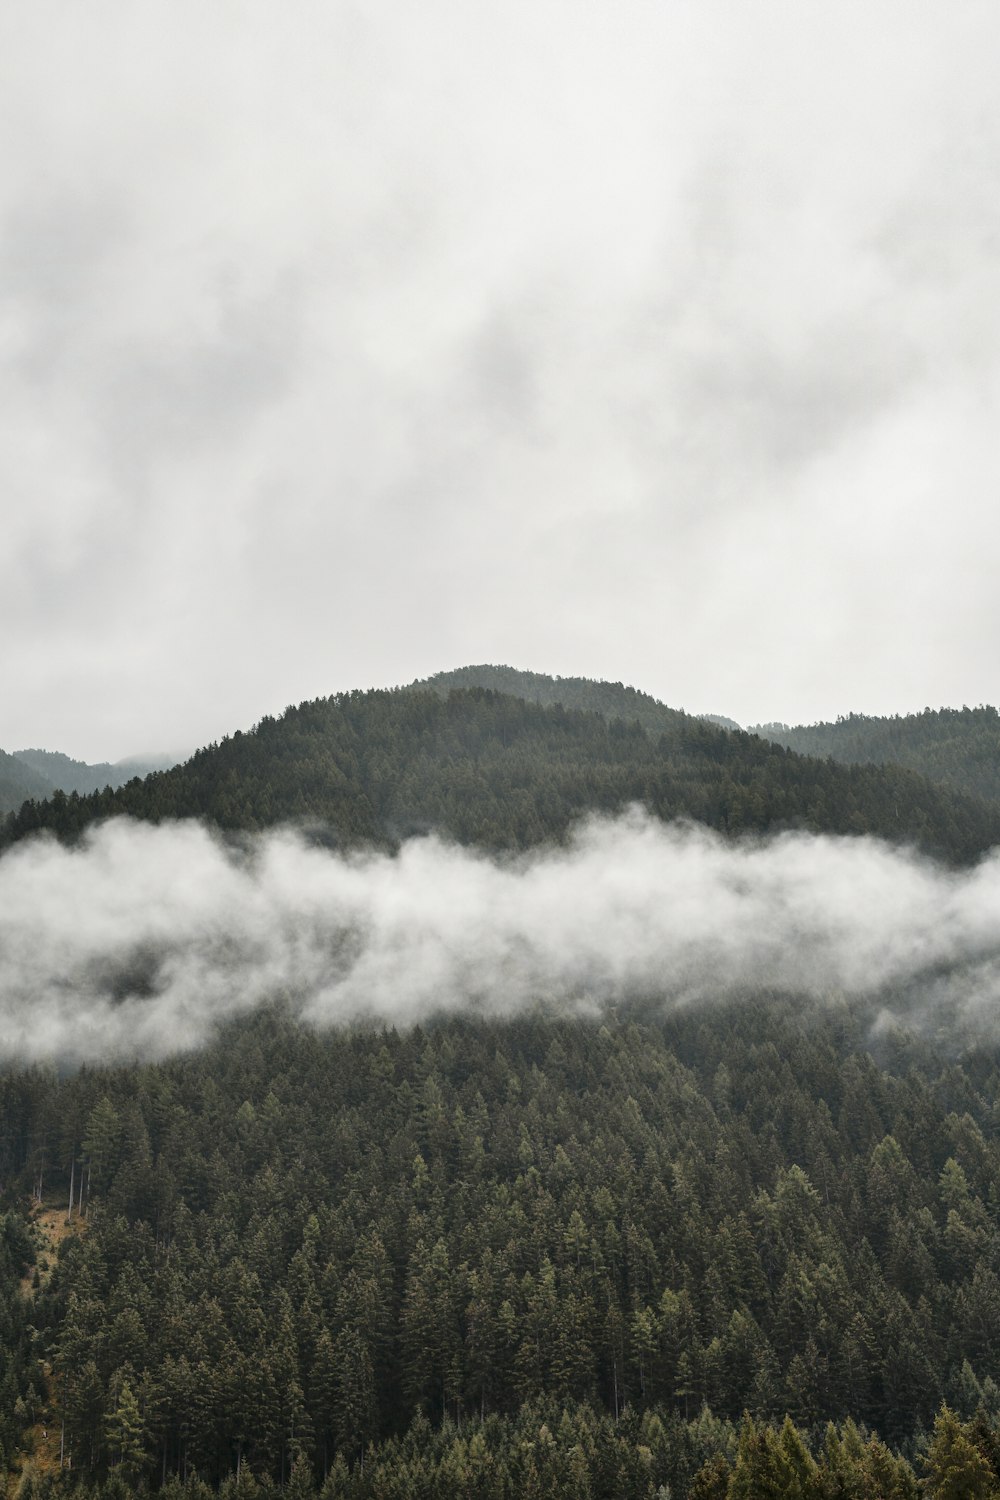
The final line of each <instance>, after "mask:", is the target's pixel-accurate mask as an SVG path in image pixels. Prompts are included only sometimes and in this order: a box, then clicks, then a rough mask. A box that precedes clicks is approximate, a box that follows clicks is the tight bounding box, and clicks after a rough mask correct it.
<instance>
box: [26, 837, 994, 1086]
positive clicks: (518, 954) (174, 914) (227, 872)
mask: <svg viewBox="0 0 1000 1500" xmlns="http://www.w3.org/2000/svg"><path fill="white" fill-rule="evenodd" d="M998 915H1000V857H998V856H991V857H989V858H988V859H986V860H985V861H984V862H983V863H982V864H980V865H979V866H978V867H977V868H976V869H973V870H969V871H963V872H957V873H956V872H953V871H945V870H943V869H941V868H939V867H936V866H935V865H933V864H932V863H929V862H928V861H926V860H923V859H920V858H917V857H916V856H913V855H910V854H907V853H905V852H900V851H898V850H894V849H891V848H889V847H888V846H886V845H883V844H880V843H878V842H876V841H872V840H865V839H834V838H826V837H814V836H808V835H784V836H782V837H780V838H778V839H776V840H773V841H770V842H748V843H742V844H730V843H727V842H725V841H724V840H722V839H721V838H719V837H717V836H716V835H714V834H711V833H709V832H706V831H705V830H703V829H698V828H694V827H688V826H665V825H663V824H660V823H657V822H655V821H652V820H650V819H648V818H647V817H646V816H645V815H644V814H642V813H641V812H638V811H634V812H632V813H630V814H628V815H627V816H625V817H622V818H618V819H615V820H593V821H590V822H588V823H586V824H583V825H581V826H580V828H579V829H578V830H577V832H576V835H575V837H574V838H573V839H572V841H571V842H570V843H569V844H568V845H567V846H566V847H564V848H559V849H550V850H548V851H539V852H535V853H532V854H530V855H526V856H523V857H521V858H518V859H506V860H502V861H497V860H493V859H490V858H487V857H485V856H481V855H477V854H474V853H470V852H469V851H467V850H463V849H460V848H456V847H455V846H450V845H447V844H444V843H442V842H440V841H438V840H437V839H436V838H428V839H420V840H414V841H412V842H410V843H408V844H406V845H404V847H403V848H402V850H401V851H400V853H399V854H398V855H397V856H395V857H390V856H388V855H383V854H374V853H366V854H359V855H355V856H353V857H344V856H342V855H339V854H335V853H331V852H329V851H327V850H322V849H319V848H316V847H313V846H310V845H309V844H307V843H306V842H304V841H303V839H302V838H301V837H300V836H299V835H298V834H297V833H295V832H292V831H287V830H286V831H279V832H275V833H272V834H268V835H266V836H263V837H260V838H258V839H256V840H254V841H253V842H250V843H247V844H244V845H242V846H241V847H239V848H234V847H231V846H230V847H227V846H224V845H223V844H222V843H221V842H220V841H219V840H218V839H217V838H216V837H215V836H213V835H212V834H211V833H209V832H208V831H207V830H206V829H205V828H203V827H202V826H200V825H198V824H196V823H178V824H173V825H164V826H161V827H151V826H149V825H144V824H135V823H131V822H129V821H127V820H115V821H112V822H109V823H107V824H105V825H103V826H102V827H99V828H97V829H96V830H95V831H93V832H92V833H90V834H89V835H88V837H87V838H86V840H85V841H84V842H83V844H82V845H81V846H80V847H79V848H76V849H73V850H68V849H65V848H63V847H61V846H59V845H57V844H55V843H53V842H50V841H48V840H46V839H40V840H36V841H33V842H29V843H26V844H24V845H21V846H18V847H16V848H15V849H13V850H12V851H10V852H8V853H6V854H5V855H4V856H3V858H2V859H0V1057H2V1058H4V1059H6V1060H35V1061H59V1062H64V1063H72V1062H81V1061H92V1062H97V1061H101V1060H111V1059H113V1058H119V1057H141V1058H158V1057H162V1056H165V1055H168V1054H170V1053H172V1052H177V1051H183V1050H186V1049H191V1048H195V1047H198V1046H200V1045H202V1044H203V1043H204V1042H205V1041H206V1040H208V1039H209V1038H210V1037H211V1035H212V1034H213V1032H214V1031H215V1029H216V1028H217V1026H218V1025H219V1024H220V1023H222V1022H224V1021H226V1020H229V1019H232V1018H234V1017H237V1016H239V1015H241V1014H245V1013H247V1012H250V1011H252V1010H254V1009H255V1008H258V1007H260V1006H263V1005H266V1004H269V1003H271V1002H273V1001H275V1000H280V1001H282V1002H283V1003H286V1004H288V1005H289V1006H290V1007H291V1008H292V1010H293V1012H294V1013H296V1014H298V1015H299V1016H300V1017H301V1019H302V1020H303V1022H304V1023H307V1024H311V1025H315V1026H318V1027H323V1026H331V1025H338V1024H344V1023H348V1022H351V1021H353V1020H357V1019H361V1018H372V1019H374V1020H376V1021H385V1022H387V1023H393V1024H404V1025H405V1024H409V1023H413V1022H416V1021H418V1020H423V1019H427V1018H429V1017H430V1016H432V1015H435V1014H439V1013H446V1012H456V1011H458V1012H463V1013H471V1014H476V1013H487V1014H490V1015H497V1016H504V1015H511V1014H515V1013H517V1012H520V1011H524V1010H526V1009H530V1008H532V1007H535V1006H539V1005H542V1006H545V1007H552V1008H555V1009H557V1010H558V1011H560V1012H567V1013H579V1014H585V1015H599V1014H600V1013H601V1012H602V1010H604V1009H605V1008H607V1007H608V1006H610V1005H613V1004H617V1003H620V1002H622V1001H627V1000H637V1001H641V1002H643V1003H649V1004H653V1005H654V1006H672V1005H680V1004H702V1005H710V1004H712V1003H715V1002H717V1001H720V1000H727V999H731V998H734V997H736V996H739V995H745V994H748V993H752V992H754V991H759V990H779V991H783V992H789V993H793V994H795V995H798V996H800V997H801V999H802V1002H803V1004H804V1005H806V1006H809V1005H812V1004H823V1003H827V1002H830V1001H831V1000H836V999H838V998H842V997H848V998H858V997H860V998H865V999H868V1000H870V1001H871V1002H872V1004H873V1014H875V1013H876V1012H877V1011H878V1009H879V1008H880V1007H883V1008H884V1007H889V1008H893V1009H899V1008H901V1009H903V1010H904V1011H906V1013H907V1014H908V1015H910V1016H911V1017H913V1016H915V1017H917V1018H918V1019H922V1020H926V1019H927V1018H928V1017H930V1018H933V1016H934V1015H935V1014H937V1015H941V1014H943V1013H944V1009H945V1008H946V1007H947V1009H948V1012H949V1014H952V1013H954V1014H957V1015H958V1016H959V1017H960V1019H962V1020H963V1021H964V1022H965V1023H968V1024H970V1025H972V1026H982V1025H987V1026H989V1027H993V1026H994V1024H995V1023H994V1020H993V1016H994V1012H995V1007H996V1003H997V1001H998V999H1000V922H998Z"/></svg>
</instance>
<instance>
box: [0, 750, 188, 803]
mask: <svg viewBox="0 0 1000 1500" xmlns="http://www.w3.org/2000/svg"><path fill="white" fill-rule="evenodd" d="M14 755H15V757H16V758H17V759H18V760H19V761H21V762H22V764H24V765H26V766H29V767H30V768H31V770H32V771H34V772H35V773H36V774H37V775H39V776H42V777H44V779H45V781H46V782H47V783H48V789H47V791H46V793H45V795H47V796H50V795H51V793H52V791H53V790H56V791H61V792H99V791H101V790H102V788H103V787H106V786H112V787H118V786H124V785H125V783H126V781H131V780H132V778H133V776H148V775H149V774H150V772H151V771H160V770H163V769H164V768H165V767H166V766H168V765H171V764H172V761H171V760H170V759H169V758H166V757H159V758H154V757H150V758H148V759H129V760H123V761H119V762H118V763H117V764H115V765H112V764H110V763H109V762H108V761H100V762H98V763H97V764H96V765H89V764H88V763H87V762H86V761H83V760H73V759H72V758H71V757H70V756H68V755H63V753H62V752H61V751H60V750H15V751H14Z"/></svg>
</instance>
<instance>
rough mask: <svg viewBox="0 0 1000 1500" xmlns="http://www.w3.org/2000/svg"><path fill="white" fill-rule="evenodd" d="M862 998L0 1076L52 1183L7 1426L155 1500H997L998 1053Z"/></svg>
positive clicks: (25, 1163) (271, 1045)
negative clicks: (805, 1011)
mask: <svg viewBox="0 0 1000 1500" xmlns="http://www.w3.org/2000/svg"><path fill="white" fill-rule="evenodd" d="M869 1021H870V1018H869V1017H867V1016H866V1015H864V1014H863V1013H855V1012H852V1011H850V1010H848V1009H846V1008H841V1009H833V1010H831V1011H829V1012H827V1013H826V1014H820V1015H813V1016H811V1017H810V1018H809V1020H808V1021H807V1020H804V1019H803V1018H802V1016H801V1015H800V1014H799V1012H798V1008H797V1006H796V1005H795V1004H794V1003H790V1002H788V1001H781V1002H779V1001H776V1000H774V999H773V998H771V997H768V996H753V995H747V996H746V997H745V999H744V1000H743V1001H742V1002H741V1003H739V1004H737V1005H733V1006H731V1007H728V1008H726V1009H722V1008H720V1009H718V1010H716V1009H713V1008H712V1007H709V1008H708V1009H707V1010H706V1009H701V1010H699V1011H698V1012H680V1013H677V1014H674V1015H670V1016H667V1017H660V1018H653V1017H651V1016H647V1017H646V1018H645V1019H643V1018H642V1016H640V1015H633V1016H629V1015H627V1014H622V1015H621V1016H619V1017H618V1018H617V1019H612V1020H610V1022H609V1024H607V1025H604V1026H599V1025H598V1024H597V1023H592V1024H591V1023H587V1022H581V1021H572V1022H571V1021H558V1020H552V1019H544V1018H543V1017H541V1016H538V1017H534V1018H531V1017H529V1018H526V1019H523V1020H521V1021H516V1022H507V1023H490V1022H487V1021H477V1022H470V1021H449V1022H447V1023H442V1024H439V1025H434V1026H429V1027H426V1028H424V1029H419V1028H418V1029H415V1030H412V1031H410V1032H407V1033H405V1034H397V1033H396V1032H395V1031H388V1032H384V1031H363V1030H362V1031H353V1032H344V1031H339V1032H332V1033H328V1034H315V1033H311V1032H308V1031H303V1030H302V1029H300V1028H297V1027H293V1026H292V1025H290V1024H289V1023H288V1022H287V1021H285V1020H283V1019H282V1016H281V1014H280V1013H279V1012H271V1013H267V1014H264V1015H261V1016H258V1017H257V1018H255V1019H254V1020H252V1021H249V1022H245V1023H243V1024H242V1025H241V1026H240V1027H238V1028H237V1027H233V1028H231V1029H230V1031H229V1032H227V1033H226V1034H224V1035H223V1036H222V1037H221V1038H220V1040H219V1042H218V1043H217V1044H216V1045H215V1046H214V1047H212V1048H211V1049H210V1050H209V1051H207V1052H205V1053H203V1054H201V1055H197V1056H194V1057H191V1058H187V1059H183V1060H179V1061H174V1062H170V1063H164V1064H160V1065H158V1066H147V1067H142V1068H121V1069H115V1068H108V1069H102V1070H91V1071H86V1072H83V1073H80V1074H78V1075H76V1076H73V1077H69V1078H61V1079H60V1078H58V1077H56V1076H55V1075H54V1074H51V1073H44V1072H34V1073H30V1074H17V1075H12V1076H9V1077H7V1078H4V1079H0V1097H2V1100H3V1118H4V1120H5V1135H4V1137H3V1140H2V1144H0V1174H2V1177H3V1180H4V1181H5V1182H7V1183H12V1182H17V1181H19V1180H20V1181H22V1182H23V1183H24V1186H25V1188H27V1186H28V1185H29V1184H36V1185H38V1184H40V1183H41V1184H43V1185H44V1188H43V1190H44V1194H45V1195H46V1197H47V1201H48V1202H50V1203H53V1204H61V1205H62V1207H61V1209H60V1210H59V1218H60V1221H61V1220H62V1219H63V1218H65V1217H66V1216H67V1213H68V1205H69V1203H70V1199H71V1198H72V1200H73V1207H72V1216H71V1222H70V1224H69V1226H68V1230H69V1232H68V1233H66V1235H65V1237H64V1238H63V1240H62V1243H61V1246H60V1248H59V1254H58V1258H57V1260H56V1262H55V1265H54V1268H50V1269H51V1274H49V1271H47V1270H46V1269H45V1268H44V1267H43V1268H41V1274H40V1275H39V1277H38V1278H37V1280H38V1287H37V1290H36V1291H35V1293H34V1297H33V1302H32V1303H31V1305H30V1307H29V1308H25V1307H24V1305H23V1304H22V1303H20V1302H19V1300H18V1298H17V1296H16V1295H15V1293H14V1285H15V1284H16V1278H17V1275H18V1274H19V1272H20V1267H21V1265H22V1264H23V1262H24V1260H25V1259H26V1258H30V1253H31V1252H30V1250H27V1249H26V1247H25V1244H24V1239H23V1235H19V1231H18V1228H17V1224H16V1222H15V1221H13V1220H10V1221H8V1223H7V1226H6V1229H5V1233H6V1235H7V1239H6V1242H5V1243H6V1246H7V1248H6V1251H5V1252H4V1253H5V1254H6V1256H7V1259H6V1262H4V1261H3V1260H2V1257H0V1273H3V1274H5V1275H6V1299H5V1301H4V1303H3V1306H4V1307H5V1308H6V1309H7V1311H6V1318H7V1322H6V1325H5V1330H4V1336H5V1338H6V1344H5V1348H6V1350H7V1354H6V1359H7V1367H6V1372H5V1374H4V1375H3V1384H4V1389H5V1391H6V1394H7V1397H8V1400H7V1402H6V1403H5V1406H4V1416H3V1419H2V1426H0V1439H2V1441H3V1443H4V1445H5V1447H6V1450H7V1452H8V1453H12V1452H14V1451H16V1450H17V1449H18V1448H19V1447H22V1446H23V1445H25V1444H27V1445H28V1446H29V1447H30V1446H31V1444H32V1443H34V1445H35V1448H36V1454H37V1458H38V1461H39V1462H42V1461H43V1460H44V1458H45V1455H46V1454H48V1455H49V1457H50V1459H51V1458H52V1455H53V1454H54V1453H56V1452H58V1449H59V1448H60V1447H61V1448H62V1450H63V1453H64V1458H65V1457H67V1456H68V1459H69V1461H70V1462H71V1465H72V1467H71V1468H70V1469H69V1470H68V1476H67V1478H68V1481H69V1480H72V1481H75V1482H77V1483H81V1482H82V1483H91V1482H93V1481H94V1480H100V1479H101V1478H102V1477H103V1476H105V1475H108V1474H110V1475H111V1476H112V1482H113V1484H118V1485H121V1484H122V1482H124V1484H125V1485H126V1486H127V1487H129V1488H130V1487H131V1486H133V1485H134V1484H135V1483H136V1482H137V1481H138V1480H139V1478H140V1477H141V1476H145V1477H146V1478H147V1480H148V1481H150V1482H151V1483H154V1484H157V1485H159V1484H165V1485H166V1490H167V1493H168V1494H171V1495H175V1494H176V1495H179V1494H180V1493H181V1487H180V1486H181V1481H183V1479H184V1478H185V1476H186V1478H187V1485H186V1486H185V1488H184V1490H183V1493H184V1494H186V1495H189V1496H200V1495H203V1494H207V1493H208V1491H207V1490H206V1489H205V1488H204V1485H206V1484H207V1485H216V1484H219V1483H225V1484H228V1486H229V1488H228V1489H227V1491H226V1492H227V1494H243V1493H245V1492H246V1490H247V1489H249V1490H250V1493H252V1494H254V1495H259V1494H261V1493H262V1491H261V1490H260V1489H258V1485H263V1486H264V1489H263V1493H265V1494H266V1493H270V1492H271V1488H270V1487H271V1486H273V1485H275V1484H277V1483H281V1482H282V1481H284V1482H285V1483H287V1484H290V1485H291V1487H292V1492H293V1493H294V1494H296V1495H308V1494H310V1493H313V1492H314V1487H317V1486H320V1485H324V1483H325V1488H324V1496H325V1497H326V1500H338V1497H355V1500H362V1497H364V1500H369V1497H370V1500H388V1497H398V1500H409V1497H410V1496H413V1495H428V1496H441V1497H442V1500H444V1497H451V1496H461V1495H477V1496H483V1497H494V1496H495V1497H501V1496H503V1497H509V1500H515V1497H521V1496H538V1497H542V1496H546V1497H558V1496H566V1497H573V1500H577V1497H580V1496H588V1495H592V1496H621V1497H622V1500H626V1497H627V1500H654V1497H662V1496H663V1495H664V1494H669V1495H671V1496H673V1497H674V1500H685V1497H688V1496H690V1497H691V1500H696V1497H700V1500H706V1497H730V1496H731V1497H734V1500H735V1497H744V1496H753V1497H757V1496H766V1495H773V1496H779V1497H781V1496H789V1497H798V1500H806V1497H815V1500H826V1497H836V1496H872V1497H891V1496H906V1497H911V1500H912V1497H915V1495H916V1488H915V1484H914V1474H913V1468H912V1467H911V1465H915V1466H916V1471H917V1472H918V1473H926V1474H927V1477H928V1479H929V1481H930V1482H929V1483H928V1486H927V1491H926V1492H927V1493H928V1494H929V1495H930V1496H932V1497H934V1496H944V1495H948V1496H951V1495H959V1494H961V1495H979V1494H981V1495H984V1496H987V1495H991V1494H993V1493H994V1487H995V1485H996V1474H997V1472H998V1471H997V1469H996V1467H995V1465H996V1464H997V1455H998V1453H1000V1438H998V1435H997V1428H996V1424H997V1419H998V1413H1000V1384H998V1382H1000V1201H998V1195H997V1191H996V1183H997V1181H998V1180H1000V1092H998V1091H1000V1052H998V1051H997V1050H996V1049H995V1048H985V1049H980V1050H977V1051H975V1052H973V1053H971V1054H969V1055H967V1056H966V1057H965V1058H964V1059H963V1060H962V1065H961V1066H957V1065H956V1063H955V1060H954V1059H952V1058H950V1057H948V1056H947V1055H945V1054H942V1053H941V1052H939V1051H936V1050H935V1049H934V1048H933V1047H932V1046H930V1045H928V1044H927V1043H926V1042H924V1041H922V1040H921V1039H920V1038H919V1037H918V1036H906V1035H904V1034H897V1035H895V1036H894V1037H891V1038H886V1039H885V1040H884V1042H883V1044H882V1045H881V1048H880V1052H879V1056H878V1058H877V1060H876V1059H874V1058H873V1057H872V1056H871V1055H870V1053H869V1051H868V1050H867V1049H868V1047H869V1045H870V1031H869ZM0 1248H2V1245H0ZM5 1265H6V1268H7V1269H6V1271H5V1272H4V1266H5ZM29 1324H30V1327H28V1325H29ZM29 1339H30V1340H31V1343H30V1355H31V1357H29V1344H28V1340H29ZM943 1400H946V1401H947V1402H948V1403H949V1406H950V1408H951V1409H952V1410H950V1411H946V1412H943V1413H941V1414H940V1415H938V1416H937V1418H936V1414H937V1413H939V1411H940V1407H941V1403H942V1401H943ZM745 1412H748V1413H749V1417H746V1418H745V1417H744V1413H745ZM786 1413H788V1414H789V1415H790V1417H791V1418H792V1421H791V1422H785V1424H784V1427H783V1428H782V1422H783V1420H784V1418H785V1414H786ZM953 1413H954V1414H953ZM935 1418H936V1420H937V1428H936V1436H935V1440H934V1442H933V1443H932V1445H931V1448H930V1450H929V1452H928V1453H927V1454H926V1455H925V1456H924V1457H921V1456H920V1455H921V1452H922V1448H921V1443H922V1436H921V1435H922V1434H928V1433H929V1432H930V1429H931V1426H932V1424H933V1423H934V1422H935ZM849 1419H853V1421H854V1422H856V1423H858V1424H862V1425H861V1428H860V1431H859V1430H858V1428H857V1427H855V1426H853V1425H852V1424H851V1421H850V1420H849ZM829 1422H834V1423H836V1424H838V1426H837V1428H836V1429H827V1425H826V1424H827V1423H829ZM741 1424H742V1425H741ZM793 1424H794V1425H793ZM845 1424H846V1425H845ZM43 1428H44V1429H45V1434H46V1435H47V1436H44V1437H43V1434H42V1429H43ZM871 1428H874V1429H876V1430H877V1432H878V1433H879V1434H880V1436H881V1438H882V1439H884V1440H885V1441H886V1442H887V1443H888V1444H889V1445H890V1448H891V1449H894V1450H896V1451H897V1452H898V1453H899V1454H900V1455H901V1458H900V1459H899V1460H897V1459H895V1458H893V1457H892V1455H891V1452H890V1448H885V1447H883V1446H882V1445H881V1443H879V1442H877V1441H872V1442H869V1441H868V1437H867V1432H868V1429H871ZM959 1460H961V1462H962V1463H963V1464H964V1465H965V1469H964V1471H963V1472H964V1473H965V1475H966V1479H969V1477H970V1476H971V1480H973V1481H975V1483H976V1484H978V1486H979V1487H972V1488H967V1489H958V1490H956V1489H948V1488H947V1487H946V1485H945V1480H946V1479H947V1478H948V1475H949V1474H951V1475H952V1477H953V1470H954V1467H955V1465H956V1464H957V1463H958V1462H959ZM237 1470H239V1472H240V1475H241V1480H240V1485H239V1486H238V1485H236V1481H235V1479H234V1477H233V1476H234V1474H235V1472H236V1471H237ZM64 1472H65V1471H64ZM942 1475H943V1476H944V1477H943V1478H941V1476H942ZM195 1476H197V1480H196V1477H195ZM227 1476H228V1478H227ZM977 1476H978V1477H977ZM939 1478H940V1479H941V1482H940V1483H938V1480H939ZM240 1486H242V1488H241V1487H240ZM124 1492H126V1493H127V1492H128V1489H126V1490H125V1491H124ZM109 1493H113V1494H115V1495H120V1494H122V1493H123V1490H122V1489H121V1488H119V1489H118V1490H115V1489H113V1488H112V1489H111V1490H110V1491H109Z"/></svg>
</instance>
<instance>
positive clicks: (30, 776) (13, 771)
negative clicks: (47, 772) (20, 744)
mask: <svg viewBox="0 0 1000 1500" xmlns="http://www.w3.org/2000/svg"><path fill="white" fill-rule="evenodd" d="M51 791H52V783H51V782H50V781H48V780H47V779H46V778H45V777H44V776H40V775H39V773H38V772H37V771H34V770H32V768H31V766H28V765H25V763H24V761H22V760H19V759H18V757H17V756H15V755H8V754H7V752H6V750H0V815H2V814H3V813H9V812H14V810H15V809H16V808H18V807H20V806H21V803H22V802H25V801H26V800H27V799H28V798H29V797H48V796H49V795H50V793H51Z"/></svg>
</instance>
